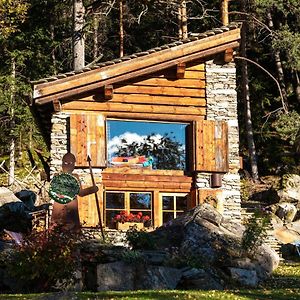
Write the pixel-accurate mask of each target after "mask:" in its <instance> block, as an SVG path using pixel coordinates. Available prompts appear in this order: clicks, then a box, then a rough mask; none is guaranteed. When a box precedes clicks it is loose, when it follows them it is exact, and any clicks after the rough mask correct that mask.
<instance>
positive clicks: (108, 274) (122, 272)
mask: <svg viewBox="0 0 300 300" xmlns="http://www.w3.org/2000/svg"><path fill="white" fill-rule="evenodd" d="M134 271H135V268H134V266H133V265H128V264H125V263H124V262H121V261H117V262H113V263H108V264H100V265H98V266H97V291H127V290H133V289H134V275H135V272H134Z"/></svg>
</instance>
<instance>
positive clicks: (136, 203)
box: [130, 193, 151, 209]
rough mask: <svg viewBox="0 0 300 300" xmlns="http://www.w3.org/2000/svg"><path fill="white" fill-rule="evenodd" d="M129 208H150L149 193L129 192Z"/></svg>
mask: <svg viewBox="0 0 300 300" xmlns="http://www.w3.org/2000/svg"><path fill="white" fill-rule="evenodd" d="M130 208H131V209H151V194H145V193H130Z"/></svg>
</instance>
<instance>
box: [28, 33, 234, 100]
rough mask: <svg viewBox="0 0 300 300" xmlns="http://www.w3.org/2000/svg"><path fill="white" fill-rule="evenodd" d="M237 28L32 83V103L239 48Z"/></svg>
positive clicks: (99, 86) (59, 98)
mask: <svg viewBox="0 0 300 300" xmlns="http://www.w3.org/2000/svg"><path fill="white" fill-rule="evenodd" d="M239 40H240V29H239V28H236V29H234V30H229V31H226V32H222V33H219V34H216V35H213V36H209V37H206V38H202V39H199V40H196V41H192V42H188V43H183V44H181V45H178V46H174V47H168V48H167V49H164V50H160V51H158V52H154V53H150V54H147V55H144V56H141V57H136V58H133V59H129V60H128V61H121V62H119V63H116V64H112V65H109V66H105V67H102V68H97V69H95V70H91V71H87V72H83V73H80V74H75V75H73V76H70V77H66V78H62V79H56V80H54V81H50V82H45V83H41V84H35V85H34V86H33V105H34V104H36V105H44V104H46V103H49V102H53V101H57V100H63V99H67V98H70V97H72V96H74V95H78V94H81V93H86V92H89V91H92V90H95V89H99V88H101V87H103V86H105V85H108V84H113V83H116V82H120V81H124V80H128V79H132V78H135V77H138V76H142V75H145V74H150V73H153V72H156V71H158V70H163V69H167V68H170V67H172V66H176V65H177V64H179V63H186V62H189V61H193V60H196V59H200V58H205V57H208V56H211V55H215V54H217V53H221V52H225V51H226V50H227V49H230V48H237V47H239Z"/></svg>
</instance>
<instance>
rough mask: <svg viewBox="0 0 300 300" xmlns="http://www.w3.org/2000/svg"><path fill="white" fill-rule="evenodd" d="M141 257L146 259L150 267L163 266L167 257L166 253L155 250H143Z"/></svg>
mask: <svg viewBox="0 0 300 300" xmlns="http://www.w3.org/2000/svg"><path fill="white" fill-rule="evenodd" d="M141 255H142V256H143V257H144V259H145V261H147V263H148V264H150V265H161V264H163V262H164V261H165V259H166V257H167V252H166V251H153V250H148V251H147V250H143V251H141Z"/></svg>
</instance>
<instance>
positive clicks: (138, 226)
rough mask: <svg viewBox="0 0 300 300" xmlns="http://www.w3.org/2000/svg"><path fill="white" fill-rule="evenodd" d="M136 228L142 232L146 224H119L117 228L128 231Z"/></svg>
mask: <svg viewBox="0 0 300 300" xmlns="http://www.w3.org/2000/svg"><path fill="white" fill-rule="evenodd" d="M132 226H136V228H137V229H138V230H141V229H143V228H144V223H137V222H124V223H121V222H117V223H116V227H117V229H118V230H128V229H129V228H130V227H132Z"/></svg>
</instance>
